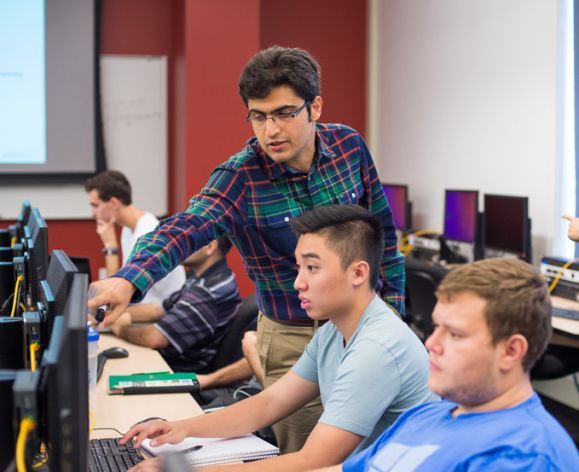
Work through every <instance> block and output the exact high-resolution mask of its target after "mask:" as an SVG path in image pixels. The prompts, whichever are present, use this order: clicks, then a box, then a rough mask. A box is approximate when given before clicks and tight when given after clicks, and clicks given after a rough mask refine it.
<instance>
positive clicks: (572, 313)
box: [552, 306, 579, 321]
mask: <svg viewBox="0 0 579 472" xmlns="http://www.w3.org/2000/svg"><path fill="white" fill-rule="evenodd" d="M552 314H553V316H560V317H561V318H569V319H570V320H578V321H579V311H577V310H570V309H569V308H560V307H558V306H554V307H553V310H552Z"/></svg>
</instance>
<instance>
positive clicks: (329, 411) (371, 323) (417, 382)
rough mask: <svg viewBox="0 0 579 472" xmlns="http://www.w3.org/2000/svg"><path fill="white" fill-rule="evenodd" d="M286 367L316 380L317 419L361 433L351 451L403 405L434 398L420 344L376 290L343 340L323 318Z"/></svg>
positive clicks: (367, 441)
mask: <svg viewBox="0 0 579 472" xmlns="http://www.w3.org/2000/svg"><path fill="white" fill-rule="evenodd" d="M292 370H293V372H295V373H296V374H297V375H299V376H300V377H302V378H304V379H306V380H308V381H310V382H314V383H317V384H318V385H319V388H320V397H321V400H322V405H323V407H324V412H323V413H322V416H321V417H320V420H319V421H320V422H321V423H324V424H328V425H331V426H334V427H336V428H340V429H343V430H346V431H350V432H352V433H354V434H358V435H360V436H364V437H365V439H364V441H362V442H361V443H360V445H359V446H358V448H357V449H356V450H355V451H354V452H356V451H361V450H362V449H364V448H365V447H367V446H368V445H370V444H371V443H372V442H373V441H374V439H376V438H377V437H378V436H379V435H380V434H381V433H382V431H384V430H385V429H386V428H387V427H388V426H389V425H391V424H392V423H393V422H394V421H395V420H396V418H398V416H399V415H400V414H401V413H403V412H404V411H406V410H407V409H409V408H412V407H415V406H417V405H420V404H422V403H425V402H429V401H433V400H436V399H438V397H437V396H436V395H434V394H433V393H432V392H431V391H430V390H429V389H428V385H427V384H428V353H427V352H426V349H425V348H424V345H423V344H422V343H421V342H420V340H419V339H418V338H417V337H416V335H415V334H414V333H413V332H412V330H411V329H410V328H408V326H407V325H406V324H405V323H404V322H403V321H402V320H401V319H400V318H399V317H398V316H396V315H395V314H394V312H393V311H392V310H391V309H390V308H389V307H388V305H387V304H386V303H384V301H382V300H381V299H380V298H379V297H377V296H376V297H374V298H373V299H372V301H371V302H370V303H369V304H368V307H367V308H366V310H365V311H364V314H363V315H362V317H361V319H360V321H359V323H358V326H357V328H356V331H355V332H354V334H353V335H352V337H351V338H350V340H349V342H348V344H347V345H346V346H344V337H343V336H342V334H341V333H340V332H339V331H338V329H337V328H336V326H335V325H334V324H333V323H331V322H330V323H326V324H325V325H324V326H322V327H321V328H320V329H319V330H318V331H317V332H316V334H315V335H314V337H313V338H312V340H311V341H310V343H309V344H308V345H307V347H306V349H305V351H304V353H303V355H302V356H301V357H300V359H299V360H298V362H297V363H296V364H295V365H294V367H293V368H292Z"/></svg>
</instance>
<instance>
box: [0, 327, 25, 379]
mask: <svg viewBox="0 0 579 472" xmlns="http://www.w3.org/2000/svg"><path fill="white" fill-rule="evenodd" d="M25 358H26V343H25V336H24V320H23V318H22V317H20V316H14V317H9V316H1V317H0V369H24V365H25Z"/></svg>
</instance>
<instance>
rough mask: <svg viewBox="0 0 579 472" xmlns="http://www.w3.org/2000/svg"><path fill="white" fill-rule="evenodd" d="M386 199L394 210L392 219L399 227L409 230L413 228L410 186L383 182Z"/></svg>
mask: <svg viewBox="0 0 579 472" xmlns="http://www.w3.org/2000/svg"><path fill="white" fill-rule="evenodd" d="M382 189H383V190H384V194H385V195H386V200H388V204H389V205H390V209H391V210H392V219H393V220H394V225H395V226H396V228H397V229H400V230H403V231H409V230H411V229H412V210H411V204H410V202H409V201H408V186H407V185H400V184H388V183H382Z"/></svg>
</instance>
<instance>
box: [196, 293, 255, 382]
mask: <svg viewBox="0 0 579 472" xmlns="http://www.w3.org/2000/svg"><path fill="white" fill-rule="evenodd" d="M257 311H258V309H257V298H256V296H255V294H251V295H249V296H248V297H247V298H245V299H244V300H243V302H242V303H241V306H240V307H239V311H238V312H237V314H236V315H235V316H234V317H233V320H232V321H231V324H230V325H229V329H228V330H227V332H226V333H225V336H223V339H221V341H220V343H219V347H218V348H217V354H215V357H214V358H213V360H212V361H211V364H210V365H209V366H208V367H207V372H214V371H215V370H217V369H220V368H222V367H225V366H226V365H229V364H231V363H233V362H235V361H237V360H239V359H241V358H242V357H243V351H242V350H241V339H242V338H243V335H244V333H245V332H246V331H249V330H255V329H256V327H257Z"/></svg>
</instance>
